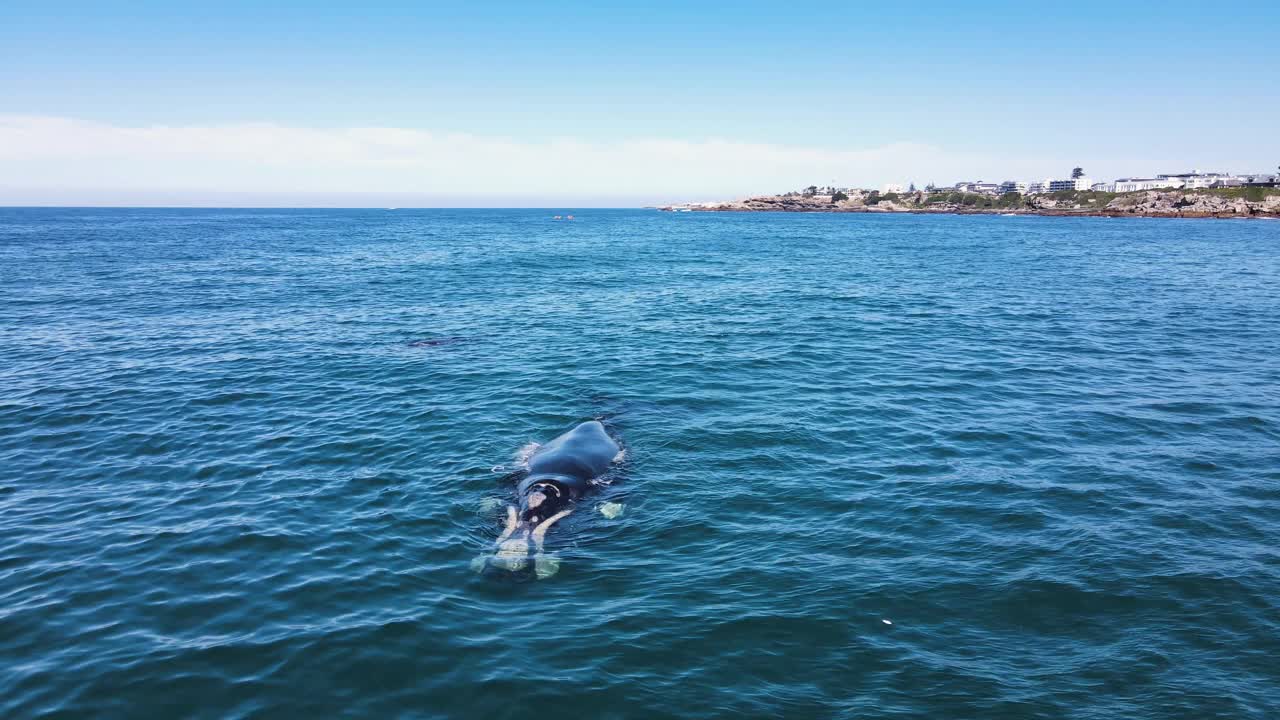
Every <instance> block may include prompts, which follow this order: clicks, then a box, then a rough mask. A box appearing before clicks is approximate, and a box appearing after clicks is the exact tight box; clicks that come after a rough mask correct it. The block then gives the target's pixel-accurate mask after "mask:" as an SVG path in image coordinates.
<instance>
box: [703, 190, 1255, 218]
mask: <svg viewBox="0 0 1280 720" xmlns="http://www.w3.org/2000/svg"><path fill="white" fill-rule="evenodd" d="M934 199H935V200H937V199H938V198H937V196H934ZM1103 202H1106V200H1105V198H1089V197H1086V198H1085V200H1084V201H1083V202H1081V201H1078V200H1063V199H1059V198H1054V197H1049V196H1042V195H1032V196H1029V197H1027V198H1025V199H1024V202H1023V205H1022V206H1021V207H973V206H972V205H964V204H958V203H952V202H932V203H928V204H926V196H925V195H924V194H923V193H919V192H917V193H907V194H903V195H899V196H889V198H888V199H885V198H883V197H882V196H880V195H879V194H878V193H873V192H871V191H865V190H863V191H853V192H850V193H849V197H848V198H847V199H841V200H838V201H837V200H833V199H832V198H831V197H829V196H823V195H818V196H805V195H797V194H787V195H765V196H759V197H751V198H747V199H745V200H735V201H733V202H725V203H719V204H712V205H705V206H702V207H699V208H695V209H698V210H704V211H712V212H767V211H773V212H861V213H961V214H984V215H1008V214H1017V215H1106V216H1113V217H1119V216H1127V215H1136V216H1143V217H1280V193H1277V194H1273V195H1269V196H1266V197H1264V198H1262V199H1261V200H1245V199H1244V198H1241V197H1231V196H1228V195H1223V194H1213V193H1206V192H1193V191H1190V192H1189V191H1182V190H1149V191H1146V192H1136V193H1126V194H1123V195H1119V196H1117V197H1115V198H1114V199H1112V200H1111V201H1110V202H1108V203H1107V204H1106V205H1105V206H1104V205H1103V204H1102V203H1103ZM1094 203H1096V204H1094ZM988 204H989V203H988Z"/></svg>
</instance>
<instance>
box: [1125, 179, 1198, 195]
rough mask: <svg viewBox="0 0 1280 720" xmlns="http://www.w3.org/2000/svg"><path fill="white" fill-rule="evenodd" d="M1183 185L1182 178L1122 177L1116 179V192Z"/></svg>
mask: <svg viewBox="0 0 1280 720" xmlns="http://www.w3.org/2000/svg"><path fill="white" fill-rule="evenodd" d="M1180 187H1182V181H1181V180H1175V179H1173V178H1120V179H1118V180H1116V190H1115V191H1116V192H1118V193H1125V192H1139V191H1141V190H1160V189H1168V188H1180Z"/></svg>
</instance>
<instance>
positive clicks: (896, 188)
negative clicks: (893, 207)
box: [880, 183, 906, 195]
mask: <svg viewBox="0 0 1280 720" xmlns="http://www.w3.org/2000/svg"><path fill="white" fill-rule="evenodd" d="M905 191H906V188H904V187H902V185H901V184H899V183H889V184H887V185H885V186H884V188H883V189H881V190H880V192H882V193H884V194H885V195H888V194H889V193H900V192H905Z"/></svg>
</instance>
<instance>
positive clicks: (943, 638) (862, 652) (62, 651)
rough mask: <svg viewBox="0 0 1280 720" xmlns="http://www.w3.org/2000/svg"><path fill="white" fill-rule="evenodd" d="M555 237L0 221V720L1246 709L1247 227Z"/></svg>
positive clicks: (441, 218)
mask: <svg viewBox="0 0 1280 720" xmlns="http://www.w3.org/2000/svg"><path fill="white" fill-rule="evenodd" d="M575 214H577V215H578V218H579V219H578V220H575V222H574V223H572V224H569V223H553V222H551V221H550V220H549V219H548V217H547V213H543V212H540V211H494V212H489V211H465V212H463V211H397V212H395V213H388V212H385V211H272V210H263V211H203V210H199V211H197V210H189V211H168V210H164V211H162V210H148V211H142V210H34V209H5V210H0V262H2V265H0V267H3V268H4V271H3V273H0V349H2V350H3V354H4V357H5V359H6V362H5V363H4V365H3V366H0V387H3V388H4V389H3V391H0V467H4V468H5V472H4V473H2V474H0V716H3V717H6V718H9V717H13V718H25V717H79V716H91V717H153V716H155V717H219V718H224V717H245V718H248V717H272V718H277V717H289V716H297V717H317V716H318V717H330V716H338V715H343V716H355V717H366V716H368V717H388V716H396V717H460V716H464V717H510V718H521V717H542V716H545V715H547V714H548V713H551V712H554V713H556V714H563V715H566V716H575V717H579V716H580V717H645V718H651V717H722V716H730V715H748V716H777V715H784V716H798V717H808V716H812V717H848V718H855V717H856V718H866V717H903V718H907V717H984V718H1030V717H1044V718H1050V717H1052V718H1059V717H1072V718H1113V717H1126V718H1182V717H1232V718H1269V717H1273V716H1275V715H1276V714H1277V713H1278V712H1280V704H1278V703H1277V698H1280V693H1278V692H1277V690H1276V689H1277V688H1278V687H1280V674H1278V673H1277V670H1276V663H1275V661H1274V658H1275V657H1276V656H1278V655H1280V644H1278V642H1280V641H1277V638H1278V637H1280V627H1278V624H1280V619H1278V618H1280V601H1278V600H1277V598H1280V570H1278V569H1277V568H1280V562H1278V561H1280V557H1277V551H1276V549H1275V548H1276V534H1275V528H1276V527H1280V455H1277V453H1276V450H1275V449H1276V447H1277V446H1280V442H1278V441H1280V390H1277V388H1280V366H1278V365H1277V363H1276V358H1277V357H1280V320H1277V318H1280V312H1277V308H1280V282H1278V281H1280V234H1277V233H1280V228H1278V227H1273V225H1275V224H1267V223H1213V222H1182V221H1161V222H1156V221H1143V220H1106V219H1067V218H988V217H953V218H942V217H837V216H819V215H814V216H805V215H790V216H763V215H742V216H732V215H697V214H694V215H693V216H692V217H690V216H673V215H669V214H654V213H646V212H638V211H592V212H582V213H575ZM437 340H439V341H440V342H434V341H437ZM455 340H456V341H455ZM424 341H425V342H424ZM415 343H417V345H415ZM592 417H606V418H607V419H608V422H609V423H610V425H611V426H612V427H613V428H614V429H615V430H616V431H617V432H618V433H619V435H620V436H621V437H622V438H623V439H624V441H625V443H626V446H627V453H628V459H627V462H626V464H625V467H624V469H623V470H622V471H621V472H620V473H619V475H618V477H617V478H616V481H615V482H614V483H613V484H611V485H610V486H608V487H607V488H605V489H604V490H602V492H601V493H600V494H599V495H598V496H597V497H596V498H594V499H593V500H592V501H591V502H589V503H584V507H583V512H580V513H576V514H575V515H573V516H571V517H570V518H568V519H567V520H566V521H565V522H564V523H563V526H562V527H559V528H557V529H556V530H555V531H553V532H552V534H551V535H550V536H549V538H548V541H549V549H550V550H551V551H552V552H554V553H555V554H556V555H558V556H559V557H560V558H561V560H562V565H561V569H560V571H559V573H558V574H557V575H555V576H554V577H553V578H551V579H549V580H545V581H537V582H535V581H532V580H531V579H529V578H512V577H507V578H503V577H495V576H493V575H491V574H484V575H477V574H475V573H473V572H472V571H471V569H470V567H469V563H470V561H471V560H472V559H473V558H474V557H475V556H476V555H478V554H480V553H482V552H484V551H485V550H486V549H487V548H488V547H489V546H490V545H491V543H492V541H493V538H494V537H495V535H496V533H497V532H498V529H499V524H500V522H501V510H500V503H501V502H502V501H504V500H507V499H509V497H510V488H509V486H507V485H504V484H503V481H502V477H503V475H504V473H503V472H495V469H499V470H502V469H504V468H505V467H508V466H511V465H513V464H516V463H517V462H518V459H517V457H516V454H517V452H518V451H519V450H520V449H521V448H522V447H523V448H527V447H529V444H530V443H532V442H537V441H545V440H547V439H549V438H550V437H552V436H554V435H555V434H557V433H558V432H560V431H562V430H564V429H566V428H568V427H570V426H572V425H573V424H574V423H576V422H580V421H582V420H584V419H588V418H592ZM605 500H612V501H618V502H623V503H625V504H626V506H627V510H626V512H625V513H624V514H623V515H622V516H621V517H619V518H616V519H614V520H607V519H605V518H604V517H602V516H601V515H600V514H599V513H597V512H594V511H593V509H592V508H593V506H594V504H595V503H598V502H602V501H605ZM886 621H888V622H886Z"/></svg>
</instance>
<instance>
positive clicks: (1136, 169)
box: [0, 2, 1280, 206]
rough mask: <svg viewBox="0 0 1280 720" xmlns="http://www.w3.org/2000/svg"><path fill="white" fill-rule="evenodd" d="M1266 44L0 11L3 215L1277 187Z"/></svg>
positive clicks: (895, 25)
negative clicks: (1136, 185)
mask: <svg viewBox="0 0 1280 720" xmlns="http://www.w3.org/2000/svg"><path fill="white" fill-rule="evenodd" d="M1278 27H1280V6H1277V5H1275V4H1274V3H1263V2H1246V3H1233V4H1232V5H1231V8H1230V12H1226V11H1224V10H1223V8H1220V7H1217V6H1211V5H1205V4H1203V3H1192V2H1173V3H1165V4H1162V5H1161V6H1160V9H1159V10H1158V11H1156V10H1145V9H1141V8H1134V7H1130V6H1127V5H1123V4H1102V3H1073V4H1070V5H1065V6H1064V5H1056V6H1044V5H1034V4H1027V3H1016V4H1015V3H986V4H983V5H982V6H972V5H967V6H966V5H956V4H947V5H942V4H936V5H935V4H928V3H927V4H916V5H911V6H906V5H888V4H880V5H875V6H872V7H858V6H854V5H852V4H848V5H840V6H835V5H823V6H818V5H815V6H812V7H809V8H804V9H798V10H797V9H787V8H785V7H783V6H780V5H778V4H766V3H754V2H739V3H733V4H729V3H720V4H703V5H700V6H699V7H697V8H685V7H683V6H682V5H677V4H674V3H670V4H649V5H647V6H646V7H639V6H630V7H627V8H622V9H619V8H608V9H606V8H601V7H596V6H595V5H593V4H587V3H559V4H556V5H555V6H554V7H553V6H549V5H546V6H535V5H534V4H516V3H488V4H486V5H484V6H480V7H478V8H462V7H458V6H456V5H453V4H449V5H434V4H432V5H428V6H425V7H424V6H420V5H417V4H411V3H377V4H374V5H368V6H365V7H361V8H358V9H357V8H348V7H342V6H338V5H327V6H310V5H303V4H277V5H275V6H274V7H273V8H270V9H264V8H259V7H257V6H256V5H255V4H251V3H244V2H230V3H221V4H218V5H210V6H206V7H202V8H195V9H192V8H184V9H180V10H179V9H175V8H173V7H171V6H170V5H169V4H161V3H129V4H122V3H109V2H104V3H87V2H70V3H63V4H60V5H59V6H58V7H56V8H53V7H51V6H48V5H47V4H38V3H33V2H11V3H8V4H6V7H5V8H4V9H3V10H0V97H2V98H4V100H3V102H0V204H8V205H44V204H55V205H56V204H71V205H86V204H90V205H92V204H103V205H121V204H123V205H152V204H160V205H163V204H194V205H208V204H218V203H219V198H224V199H225V198H231V197H235V198H244V199H245V200H246V201H251V200H253V199H254V198H258V199H270V198H289V199H290V202H291V203H292V204H295V205H307V204H315V205H329V206H332V205H334V204H337V205H342V204H344V198H347V199H352V198H360V199H361V204H365V205H368V206H384V205H390V204H409V203H405V202H404V199H405V198H421V199H422V201H421V202H420V203H414V204H420V205H453V206H457V205H476V206H484V205H495V206H501V205H513V204H514V205H563V206H573V205H577V206H591V205H613V206H620V205H641V204H646V203H655V202H669V201H681V200H709V199H723V198H729V197H735V196H741V195H745V194H750V193H772V192H778V191H783V190H790V189H796V188H799V187H803V186H805V185H808V184H810V183H817V184H828V183H830V184H836V185H849V186H868V187H874V186H878V185H881V184H883V183H889V182H895V183H897V182H900V183H907V182H915V183H917V184H919V185H923V184H925V183H928V182H938V183H950V182H954V181H956V180H963V179H972V180H977V179H985V180H991V181H999V180H1005V179H1039V178H1043V177H1046V176H1051V175H1052V176H1062V175H1064V174H1065V173H1067V172H1069V170H1070V168H1071V167H1074V166H1077V165H1078V166H1083V167H1085V168H1086V170H1087V171H1088V173H1089V174H1090V175H1091V176H1093V177H1095V178H1099V179H1113V178H1114V177H1117V176H1121V175H1129V174H1152V173H1157V172H1178V171H1185V170H1190V169H1192V168H1199V169H1204V170H1229V171H1237V172H1248V171H1262V170H1274V168H1275V166H1276V165H1277V163H1280V137H1278V136H1277V134H1276V133H1274V132H1268V131H1266V130H1265V128H1266V127H1269V126H1270V125H1271V124H1274V118H1275V117H1277V116H1278V115H1280V80H1277V74H1276V73H1275V72H1274V70H1273V69H1272V68H1271V65H1272V64H1273V63H1274V59H1273V55H1272V53H1273V52H1274V34H1275V31H1276V29H1277V28H1278ZM366 200H367V202H365V201H366ZM491 201H492V202H491ZM244 204H254V203H252V202H245V203H244ZM268 204H271V203H268Z"/></svg>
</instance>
